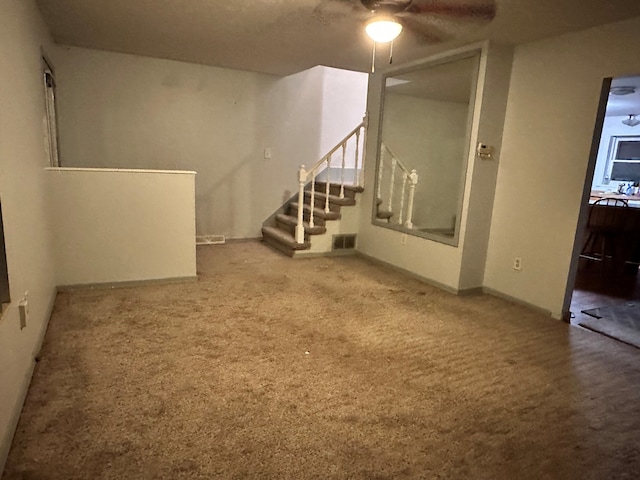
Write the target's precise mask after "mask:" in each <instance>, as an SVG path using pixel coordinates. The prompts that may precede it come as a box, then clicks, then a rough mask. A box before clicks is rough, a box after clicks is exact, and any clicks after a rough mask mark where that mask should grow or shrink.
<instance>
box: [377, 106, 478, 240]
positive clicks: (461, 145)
mask: <svg viewBox="0 0 640 480" xmlns="http://www.w3.org/2000/svg"><path fill="white" fill-rule="evenodd" d="M468 111H469V105H468V104H466V103H457V102H445V101H439V100H429V99H425V98H417V97H411V96H407V95H397V94H388V95H386V96H385V110H384V126H383V132H384V141H385V143H386V144H387V146H388V147H389V148H390V149H391V150H392V151H393V153H394V154H395V155H397V156H398V158H399V159H400V160H401V161H402V162H403V163H404V164H405V165H406V166H407V168H408V169H409V170H412V169H416V170H417V173H418V185H417V187H416V196H415V204H414V215H413V223H414V225H415V226H416V227H429V228H449V227H451V225H452V218H454V217H455V216H456V215H457V214H458V197H459V192H460V189H461V188H463V187H464V185H463V184H462V180H463V178H462V173H461V169H462V165H463V163H464V160H465V147H466V137H465V134H466V133H467V114H468ZM436 172H437V173H436ZM399 173H400V172H399V171H398V172H397V174H399ZM387 188H388V187H387ZM381 195H382V198H383V199H385V200H388V197H389V194H388V192H387V193H385V191H384V190H383V191H382V192H381ZM395 213H396V214H397V213H398V212H395ZM396 220H397V218H396Z"/></svg>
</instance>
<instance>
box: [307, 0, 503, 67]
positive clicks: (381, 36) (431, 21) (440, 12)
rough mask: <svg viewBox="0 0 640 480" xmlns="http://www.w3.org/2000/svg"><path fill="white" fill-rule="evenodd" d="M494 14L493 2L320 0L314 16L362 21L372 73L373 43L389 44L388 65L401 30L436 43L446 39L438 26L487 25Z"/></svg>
mask: <svg viewBox="0 0 640 480" xmlns="http://www.w3.org/2000/svg"><path fill="white" fill-rule="evenodd" d="M363 7H364V8H363ZM496 12H497V5H496V0H359V1H358V0H321V1H320V4H319V5H318V8H317V9H316V12H315V13H316V15H317V16H318V17H319V18H322V17H325V18H324V20H325V21H327V20H329V19H327V18H326V16H327V13H328V14H329V17H330V19H331V17H332V18H336V19H337V18H339V17H343V16H349V17H352V18H354V19H361V20H362V21H364V23H365V31H366V32H367V35H368V36H369V37H370V38H371V39H372V40H373V61H372V66H371V71H372V72H374V71H375V58H376V44H377V43H391V46H390V50H389V63H392V62H393V41H394V40H395V39H396V38H397V37H398V35H400V33H401V32H402V30H403V29H404V28H407V29H408V30H410V31H411V32H412V33H413V34H414V36H415V37H416V38H417V39H418V41H420V42H422V43H439V42H442V41H444V40H445V39H446V38H447V36H446V34H445V33H444V32H443V31H442V29H441V28H439V25H440V24H444V23H446V22H456V23H460V22H464V21H468V20H471V21H474V22H483V23H484V22H490V21H491V20H493V19H494V17H495V16H496ZM425 20H426V21H425ZM327 23H328V22H327Z"/></svg>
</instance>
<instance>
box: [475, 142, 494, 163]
mask: <svg viewBox="0 0 640 480" xmlns="http://www.w3.org/2000/svg"><path fill="white" fill-rule="evenodd" d="M476 152H477V154H478V157H480V158H482V159H483V160H490V159H491V158H492V157H493V147H492V146H491V145H487V144H485V143H482V142H479V143H478V149H477V150H476Z"/></svg>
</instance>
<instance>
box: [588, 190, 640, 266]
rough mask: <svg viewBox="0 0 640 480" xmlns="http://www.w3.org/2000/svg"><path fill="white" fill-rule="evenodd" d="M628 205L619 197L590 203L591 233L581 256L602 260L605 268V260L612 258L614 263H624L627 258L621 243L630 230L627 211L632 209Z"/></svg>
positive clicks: (589, 224)
mask: <svg viewBox="0 0 640 480" xmlns="http://www.w3.org/2000/svg"><path fill="white" fill-rule="evenodd" d="M628 207H629V204H628V203H627V201H626V200H623V199H619V198H601V199H599V200H597V201H596V202H595V203H593V204H592V205H589V218H588V220H587V232H588V233H589V235H588V236H587V240H586V241H585V243H584V246H583V247H582V251H581V252H580V258H584V259H587V260H592V261H596V262H602V266H603V269H604V263H605V260H611V261H612V263H613V264H614V265H616V264H618V263H620V262H622V263H624V261H625V258H624V256H623V255H621V254H622V253H623V251H624V250H625V249H624V248H622V245H621V243H622V241H623V240H624V235H625V233H627V230H628V229H627V228H626V225H625V224H626V223H627V220H628V215H627V213H628V212H629V211H631V210H632V209H630V208H628Z"/></svg>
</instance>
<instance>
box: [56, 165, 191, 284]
mask: <svg viewBox="0 0 640 480" xmlns="http://www.w3.org/2000/svg"><path fill="white" fill-rule="evenodd" d="M47 176H48V178H47V180H48V183H49V188H50V189H51V200H52V207H53V214H52V218H53V221H54V222H55V251H56V260H57V264H56V272H57V283H58V285H81V284H100V283H117V282H127V281H140V280H165V279H180V278H189V277H193V278H195V276H196V247H195V182H194V180H195V178H194V177H195V174H194V172H178V171H171V172H170V171H165V172H161V171H145V170H96V169H64V168H62V169H50V170H49V171H48V173H47Z"/></svg>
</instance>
